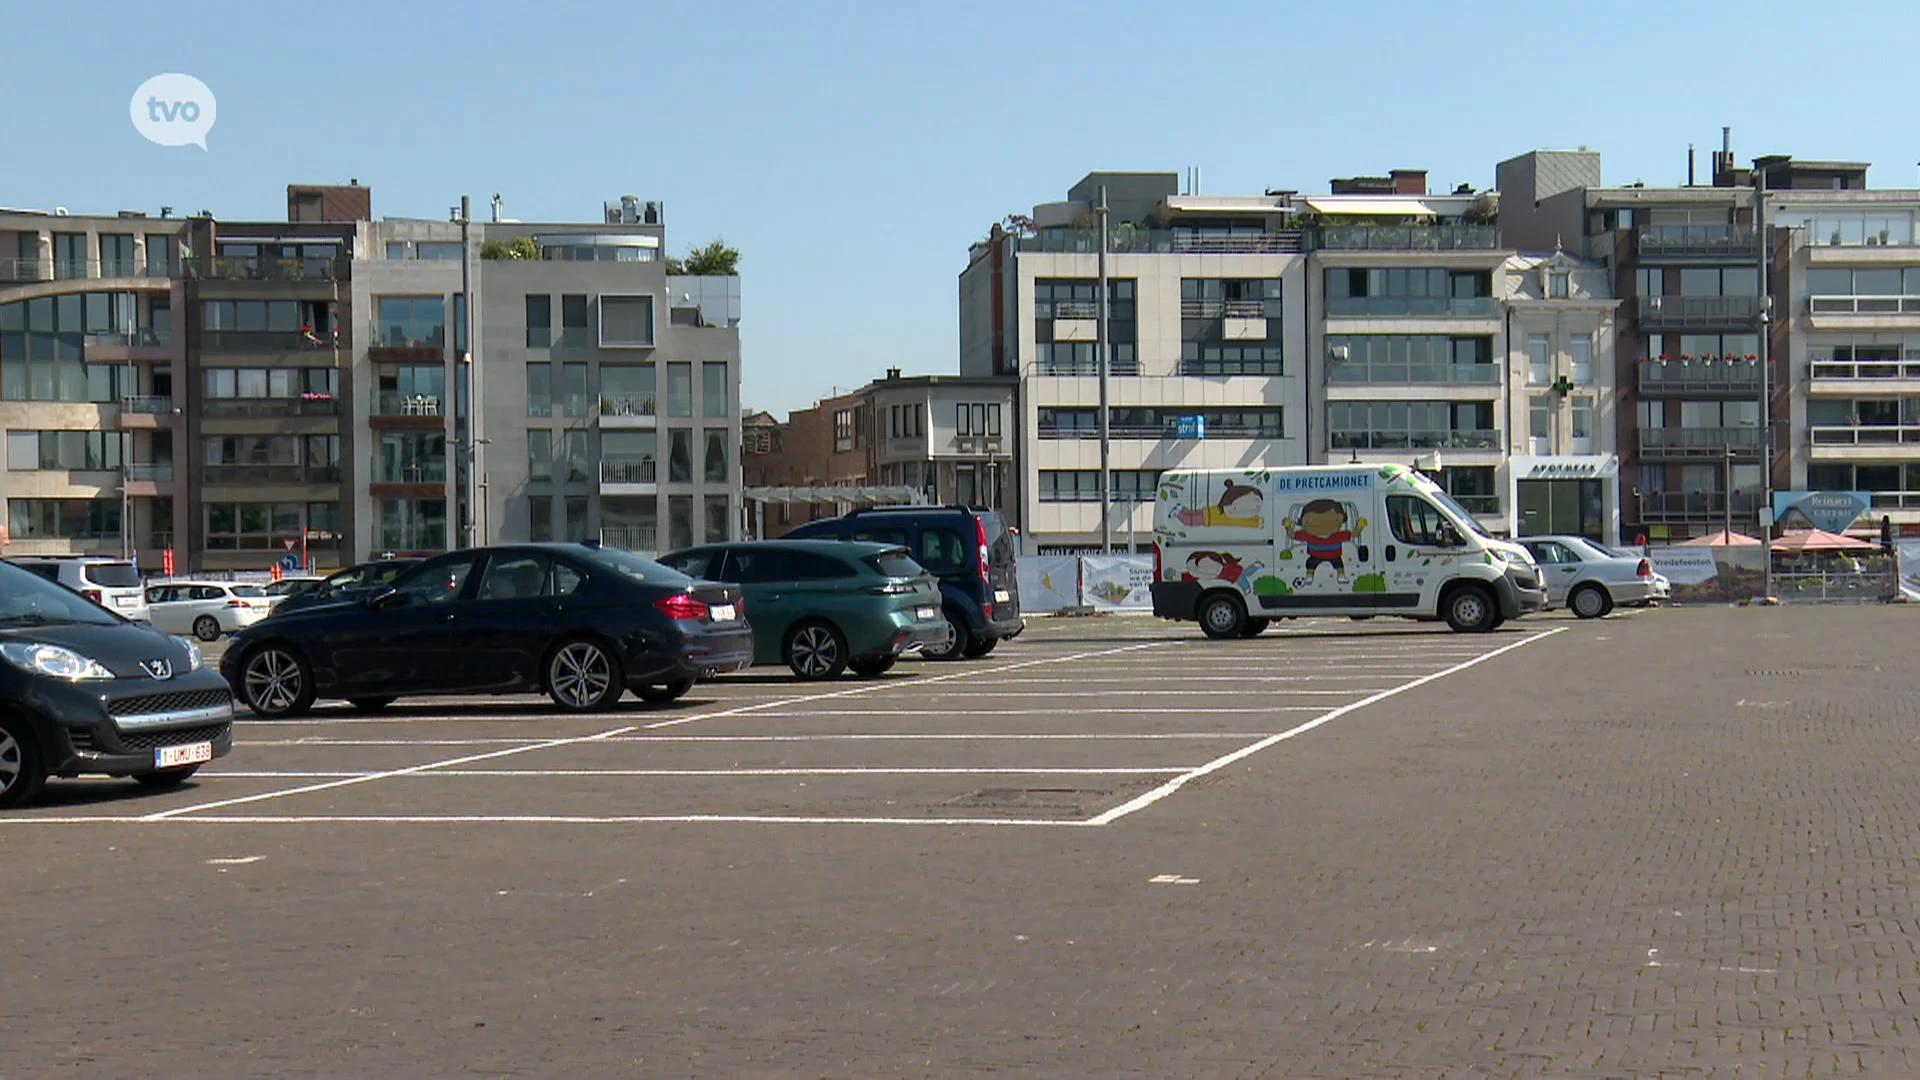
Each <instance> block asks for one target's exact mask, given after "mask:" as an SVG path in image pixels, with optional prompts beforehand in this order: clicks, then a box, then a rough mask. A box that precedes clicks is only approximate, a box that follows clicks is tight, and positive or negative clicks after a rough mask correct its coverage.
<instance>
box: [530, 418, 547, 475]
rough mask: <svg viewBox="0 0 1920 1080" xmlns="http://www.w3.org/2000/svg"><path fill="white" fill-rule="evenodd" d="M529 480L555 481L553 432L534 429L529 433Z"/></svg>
mask: <svg viewBox="0 0 1920 1080" xmlns="http://www.w3.org/2000/svg"><path fill="white" fill-rule="evenodd" d="M527 479H528V480H534V481H540V482H550V481H552V480H553V432H551V431H548V430H547V429H545V428H532V429H530V430H528V432H527Z"/></svg>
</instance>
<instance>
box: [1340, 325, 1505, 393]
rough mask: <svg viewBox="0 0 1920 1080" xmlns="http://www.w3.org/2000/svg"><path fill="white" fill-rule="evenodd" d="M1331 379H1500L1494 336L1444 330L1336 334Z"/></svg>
mask: <svg viewBox="0 0 1920 1080" xmlns="http://www.w3.org/2000/svg"><path fill="white" fill-rule="evenodd" d="M1327 355H1328V359H1327V381H1328V382H1330V383H1349V384H1351V383H1379V384H1382V385H1410V384H1419V383H1479V384H1483V385H1493V384H1496V383H1498V382H1499V381H1500V368H1499V365H1497V364H1495V363H1494V362H1493V339H1492V338H1491V337H1448V336H1446V335H1441V334H1335V335H1332V336H1330V337H1328V338H1327Z"/></svg>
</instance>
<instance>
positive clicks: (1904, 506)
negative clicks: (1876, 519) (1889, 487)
mask: <svg viewBox="0 0 1920 1080" xmlns="http://www.w3.org/2000/svg"><path fill="white" fill-rule="evenodd" d="M1867 495H1868V497H1869V498H1871V499H1872V500H1873V508H1874V509H1875V510H1920V491H1870V492H1868V493H1867Z"/></svg>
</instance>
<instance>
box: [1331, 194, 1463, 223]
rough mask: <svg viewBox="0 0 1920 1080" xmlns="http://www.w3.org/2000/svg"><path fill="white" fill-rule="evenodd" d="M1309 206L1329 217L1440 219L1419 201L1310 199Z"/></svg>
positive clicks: (1429, 207) (1431, 209) (1430, 208)
mask: <svg viewBox="0 0 1920 1080" xmlns="http://www.w3.org/2000/svg"><path fill="white" fill-rule="evenodd" d="M1307 206H1308V207H1309V208H1311V209H1312V210H1313V212H1314V213H1316V214H1324V215H1326V216H1327V217H1384V218H1431V217H1439V216H1440V215H1439V214H1436V213H1434V212H1433V207H1431V206H1428V205H1427V204H1426V203H1423V202H1421V201H1420V200H1418V199H1384V198H1382V199H1308V200H1307Z"/></svg>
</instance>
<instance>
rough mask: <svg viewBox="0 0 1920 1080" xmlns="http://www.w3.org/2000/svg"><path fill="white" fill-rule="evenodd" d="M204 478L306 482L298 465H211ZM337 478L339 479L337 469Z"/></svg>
mask: <svg viewBox="0 0 1920 1080" xmlns="http://www.w3.org/2000/svg"><path fill="white" fill-rule="evenodd" d="M202 479H203V481H204V482H205V483H208V484H299V483H304V482H306V481H305V479H304V473H303V471H302V470H301V467H300V466H298V465H209V466H207V470H206V472H205V474H203V476H202ZM334 479H335V480H338V479H339V475H338V470H335V476H334Z"/></svg>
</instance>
